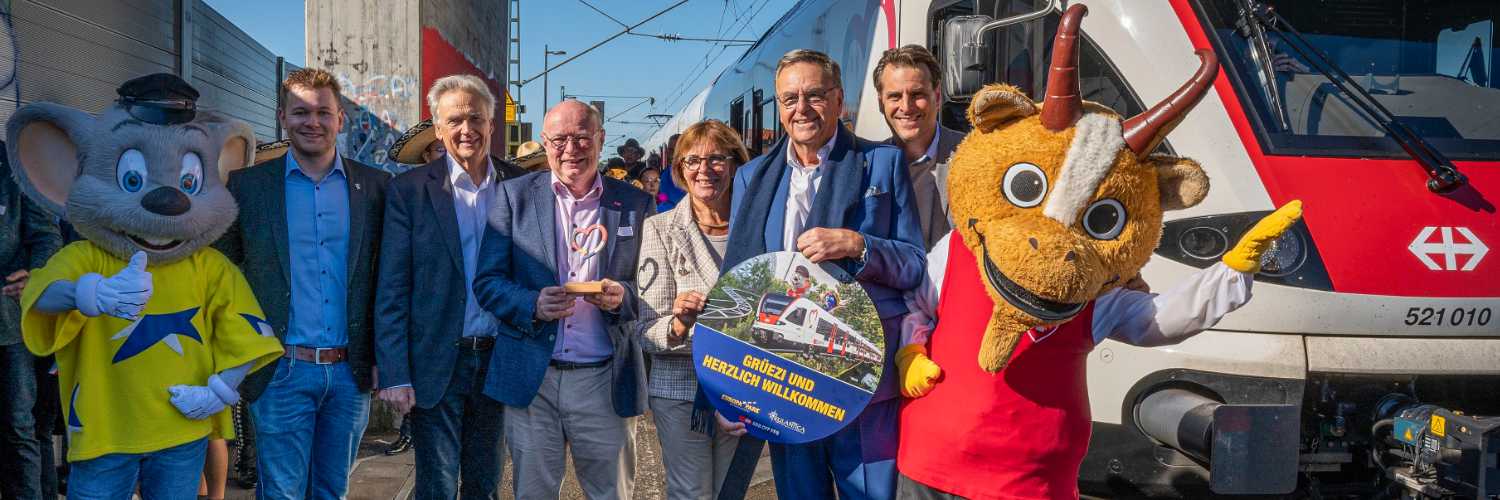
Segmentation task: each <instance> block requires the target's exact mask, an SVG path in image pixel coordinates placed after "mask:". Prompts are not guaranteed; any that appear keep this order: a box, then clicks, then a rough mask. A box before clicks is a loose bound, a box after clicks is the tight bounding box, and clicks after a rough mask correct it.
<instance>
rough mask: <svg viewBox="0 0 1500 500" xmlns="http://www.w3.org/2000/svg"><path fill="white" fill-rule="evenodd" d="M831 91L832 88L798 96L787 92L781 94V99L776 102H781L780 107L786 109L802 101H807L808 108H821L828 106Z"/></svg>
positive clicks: (814, 90) (815, 90)
mask: <svg viewBox="0 0 1500 500" xmlns="http://www.w3.org/2000/svg"><path fill="white" fill-rule="evenodd" d="M833 89H834V87H829V88H825V89H813V90H809V91H806V92H802V93H799V94H793V93H791V92H787V93H783V94H781V97H778V98H777V100H779V101H781V105H782V106H783V107H787V108H793V107H796V106H797V103H798V102H801V101H803V100H806V101H807V105H808V106H812V107H814V108H821V107H823V106H824V105H826V104H828V93H829V92H833Z"/></svg>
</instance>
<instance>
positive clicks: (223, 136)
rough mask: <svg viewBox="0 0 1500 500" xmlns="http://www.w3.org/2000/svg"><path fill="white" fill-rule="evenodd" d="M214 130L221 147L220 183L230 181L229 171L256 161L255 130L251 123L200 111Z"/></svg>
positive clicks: (203, 118) (203, 119) (204, 119)
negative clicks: (252, 128) (251, 127)
mask: <svg viewBox="0 0 1500 500" xmlns="http://www.w3.org/2000/svg"><path fill="white" fill-rule="evenodd" d="M200 116H202V118H201V120H202V121H204V122H207V124H208V125H210V127H211V128H212V129H213V131H214V138H215V139H216V140H218V142H219V144H222V145H223V146H222V147H220V148H219V168H218V173H219V183H220V184H221V185H222V184H224V183H226V182H229V173H230V172H233V171H235V170H239V169H242V168H245V167H248V166H250V165H251V164H252V163H253V162H254V161H255V131H253V130H251V129H250V125H249V124H247V123H245V122H242V121H239V120H232V119H230V118H228V117H226V116H224V115H220V114H217V113H200Z"/></svg>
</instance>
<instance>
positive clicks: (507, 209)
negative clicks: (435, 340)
mask: <svg viewBox="0 0 1500 500" xmlns="http://www.w3.org/2000/svg"><path fill="white" fill-rule="evenodd" d="M602 125H603V119H602V117H601V116H600V115H599V111H598V110H596V109H594V108H593V107H591V106H589V105H587V104H583V103H580V102H578V101H565V102H563V103H562V104H559V105H557V106H556V107H554V108H552V109H551V110H550V111H548V112H547V116H546V117H545V118H544V119H543V121H542V139H543V142H542V144H543V146H544V147H545V148H546V151H547V163H548V165H549V166H550V168H551V171H550V172H537V173H533V174H530V175H527V176H524V177H521V178H518V179H515V180H511V181H507V182H505V183H502V184H501V185H500V186H499V190H498V191H497V192H496V193H495V199H494V202H493V207H494V208H492V209H491V212H490V220H489V227H488V228H486V229H485V234H484V240H483V242H482V243H481V245H480V252H479V255H480V257H479V259H480V260H479V267H478V271H477V274H476V275H475V278H474V296H475V297H476V298H477V299H478V301H479V304H480V306H482V307H484V309H485V310H486V311H488V312H489V313H490V314H493V315H494V316H495V318H496V319H498V320H499V323H500V324H499V325H498V327H499V328H498V329H499V331H500V335H498V336H497V337H496V339H495V348H494V351H493V353H492V354H491V355H490V366H489V373H488V375H487V377H486V378H485V382H484V394H485V395H487V396H489V397H491V398H494V399H495V400H496V401H499V402H501V403H504V404H505V435H506V436H507V437H508V439H507V440H506V441H507V442H508V443H509V449H510V454H511V461H512V463H514V464H515V481H514V484H515V496H516V498H519V499H531V498H557V496H558V495H559V493H560V488H561V485H562V476H563V456H564V449H565V448H567V449H569V450H571V452H572V457H573V469H574V470H575V471H576V472H577V476H578V482H579V483H580V485H581V486H582V487H583V492H584V494H585V496H587V497H588V498H590V499H628V498H631V488H632V482H633V480H634V475H635V432H634V423H635V420H634V418H633V417H635V416H637V415H640V414H641V413H643V412H645V403H646V398H645V394H646V372H645V365H644V364H643V362H642V359H641V351H640V345H639V344H638V343H637V342H636V340H635V336H634V328H632V326H631V325H632V322H633V321H634V320H635V310H636V292H635V262H636V254H637V253H638V252H639V250H640V239H641V236H640V235H641V226H642V224H643V223H644V222H645V220H646V217H647V216H649V215H651V214H652V213H654V212H655V207H656V202H655V200H652V199H651V197H650V196H649V195H647V194H646V193H645V192H643V191H641V190H639V189H636V188H635V187H634V186H631V185H630V184H626V183H624V182H621V181H617V180H615V179H611V178H609V177H605V176H602V175H599V168H598V164H599V150H600V146H602V145H603V142H604V129H603V127H602ZM595 281H598V282H599V284H598V286H599V288H600V289H601V290H602V291H595V292H593V293H589V292H586V291H581V290H578V289H574V291H572V292H569V291H568V289H567V288H565V287H564V286H562V285H564V284H568V285H575V286H576V284H581V283H584V282H595Z"/></svg>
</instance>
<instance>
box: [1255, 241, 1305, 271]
mask: <svg viewBox="0 0 1500 500" xmlns="http://www.w3.org/2000/svg"><path fill="white" fill-rule="evenodd" d="M1306 255H1307V252H1306V249H1304V248H1303V245H1302V235H1301V234H1298V233H1297V232H1296V231H1287V232H1286V233H1285V234H1282V235H1281V237H1280V238H1276V241H1272V242H1271V248H1270V249H1269V250H1266V253H1265V254H1263V255H1261V256H1260V272H1261V274H1265V275H1267V276H1286V275H1288V274H1291V273H1293V272H1295V271H1296V270H1297V268H1299V267H1301V266H1302V260H1303V258H1304V257H1305V256H1306Z"/></svg>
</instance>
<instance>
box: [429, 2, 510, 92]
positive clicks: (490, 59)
mask: <svg viewBox="0 0 1500 500" xmlns="http://www.w3.org/2000/svg"><path fill="white" fill-rule="evenodd" d="M509 4H510V2H509V1H507V0H422V26H423V27H428V28H433V29H436V30H438V32H439V33H442V34H443V38H444V39H446V40H448V43H449V44H451V45H453V48H455V49H458V51H459V52H462V53H464V54H465V55H467V56H468V57H469V60H470V61H472V62H473V63H474V66H476V67H478V68H479V70H480V71H483V72H485V73H488V74H491V75H495V76H497V77H498V76H501V75H504V74H505V68H506V65H505V52H506V50H507V48H508V47H509V46H510V44H509V43H507V42H506V36H505V30H506V27H507V26H510V16H509V15H507V13H506V9H507V5H509Z"/></svg>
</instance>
